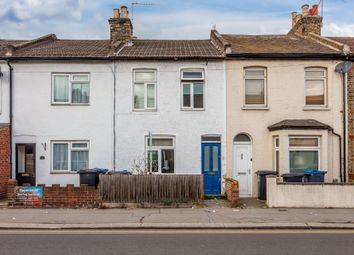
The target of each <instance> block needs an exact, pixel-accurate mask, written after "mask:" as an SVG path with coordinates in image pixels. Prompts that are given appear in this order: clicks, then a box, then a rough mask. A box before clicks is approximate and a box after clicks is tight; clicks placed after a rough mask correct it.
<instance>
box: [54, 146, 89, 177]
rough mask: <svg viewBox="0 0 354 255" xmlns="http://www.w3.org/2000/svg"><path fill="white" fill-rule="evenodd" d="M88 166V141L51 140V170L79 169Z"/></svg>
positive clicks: (74, 170)
mask: <svg viewBox="0 0 354 255" xmlns="http://www.w3.org/2000/svg"><path fill="white" fill-rule="evenodd" d="M88 167H89V142H87V141H75V142H68V141H54V142H52V170H53V171H73V172H76V171H79V170H80V169H86V168H88Z"/></svg>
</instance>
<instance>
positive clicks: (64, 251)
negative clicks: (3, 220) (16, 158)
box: [0, 230, 354, 255]
mask: <svg viewBox="0 0 354 255" xmlns="http://www.w3.org/2000/svg"><path fill="white" fill-rule="evenodd" d="M0 254H1V255H15V254H16V255H18V254H21V255H22V254H26V255H28V254H35V255H48V254H49V255H57V254H58V255H59V254H60V255H69V254H75V255H81V254H85V255H91V254H95V255H100V254H102V255H110V254H115V255H116V254H124V255H125V254H139V255H140V254H143V255H149V254H153V255H166V254H168V255H177V254H178V255H188V254H193V255H199V254H203V255H208V254H211V255H214V254H220V255H227V254H233V255H235V254H246V255H248V254H265V255H268V254H272V255H278V254H279V255H287V254H294V255H295V254H296V255H298V254H301V255H304V254H311V255H316V254H321V255H327V254H328V255H329V254H330V255H341V254H346V255H348V254H354V232H353V231H325V232H322V231H220V230H219V231H213V230H201V231H187V230H186V231H174V230H169V231H161V230H160V231H157V230H156V231H139V230H137V231H123V230H122V231H21V230H17V231H6V230H1V231H0Z"/></svg>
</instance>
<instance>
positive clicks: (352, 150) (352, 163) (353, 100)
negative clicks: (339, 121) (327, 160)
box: [348, 69, 354, 180]
mask: <svg viewBox="0 0 354 255" xmlns="http://www.w3.org/2000/svg"><path fill="white" fill-rule="evenodd" d="M348 134H349V139H348V140H349V141H348V159H349V160H348V161H349V163H348V173H349V179H352V180H354V69H352V70H351V72H350V73H349V74H348Z"/></svg>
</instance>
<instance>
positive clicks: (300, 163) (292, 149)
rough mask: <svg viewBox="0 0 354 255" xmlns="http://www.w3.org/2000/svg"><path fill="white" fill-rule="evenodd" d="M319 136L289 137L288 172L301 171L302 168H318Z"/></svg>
mask: <svg viewBox="0 0 354 255" xmlns="http://www.w3.org/2000/svg"><path fill="white" fill-rule="evenodd" d="M319 168H320V138H319V137H289V170H290V173H303V171H304V170H319Z"/></svg>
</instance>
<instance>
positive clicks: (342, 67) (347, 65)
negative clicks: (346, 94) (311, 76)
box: [336, 61, 353, 73]
mask: <svg viewBox="0 0 354 255" xmlns="http://www.w3.org/2000/svg"><path fill="white" fill-rule="evenodd" d="M352 67H353V63H352V62H350V61H344V62H342V63H339V64H338V65H337V66H336V72H337V73H348V72H349V71H350V69H352Z"/></svg>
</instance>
